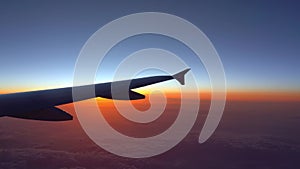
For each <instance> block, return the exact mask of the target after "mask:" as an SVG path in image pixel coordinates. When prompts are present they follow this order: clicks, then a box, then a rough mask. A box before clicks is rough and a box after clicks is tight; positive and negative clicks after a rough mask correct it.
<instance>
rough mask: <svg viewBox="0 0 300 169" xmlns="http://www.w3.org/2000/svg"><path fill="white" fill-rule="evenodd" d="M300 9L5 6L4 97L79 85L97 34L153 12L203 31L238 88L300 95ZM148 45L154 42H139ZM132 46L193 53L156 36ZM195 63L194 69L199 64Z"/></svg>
mask: <svg viewBox="0 0 300 169" xmlns="http://www.w3.org/2000/svg"><path fill="white" fill-rule="evenodd" d="M299 9H300V3H299V2H297V1H273V0H270V1H267V0H265V1H247V2H246V1H189V2H188V1H163V2H162V1H149V2H147V1H129V2H125V1H106V2H102V1H49V2H45V1H43V2H42V1H21V0H20V1H13V0H12V1H1V2H0V25H1V26H0V59H1V60H0V77H1V79H0V91H3V90H14V89H36V88H53V87H62V86H71V85H72V80H73V70H74V65H75V62H76V58H77V56H78V54H79V52H80V50H81V48H82V46H83V45H84V43H85V42H86V41H87V39H88V38H89V37H90V36H91V35H92V34H93V33H94V32H95V31H96V30H98V29H99V28H101V27H102V26H103V25H105V24H106V23H108V22H110V21H112V20H114V19H117V18H119V17H122V16H124V15H128V14H132V13H136V12H149V11H153V12H165V13H170V14H174V15H177V16H179V17H182V18H184V19H186V20H188V21H190V22H192V23H193V24H195V25H196V26H198V27H199V28H200V29H201V30H202V31H203V32H204V33H205V34H206V35H207V36H208V38H209V39H210V40H211V41H212V43H213V44H214V46H215V48H216V50H217V51H218V53H219V55H220V57H221V60H222V62H223V64H224V68H225V73H226V76H227V82H228V87H229V88H230V89H241V90H244V89H262V90H266V89H267V90H273V89H275V90H297V91H299V90H300V78H299V74H300V66H299V63H300V57H299V56H300V32H299V30H300V22H299V18H300V10H299ZM141 39H142V41H143V42H145V40H146V42H147V43H143V44H141V43H138V42H139V41H141ZM134 42H136V44H139V45H137V46H135V47H134V45H133V44H134ZM156 42H157V43H156ZM126 43H127V44H128V45H129V46H130V45H131V48H130V47H128V49H130V50H133V49H135V50H138V49H139V48H146V47H147V46H149V47H161V48H164V49H168V50H174V51H175V53H176V50H177V51H178V52H180V51H183V50H185V49H183V47H181V48H176V47H173V48H172V46H180V45H176V44H177V42H174V41H172V40H170V39H168V38H161V37H156V36H145V37H135V39H134V38H133V40H131V41H130V40H128V41H127V42H125V43H124V45H125V47H126ZM166 44H169V45H166ZM174 44H175V45H174ZM143 45H144V46H143ZM160 45H161V46H160ZM132 46H133V47H132ZM181 46H183V45H181ZM178 49H182V50H178ZM130 50H127V52H128V51H130ZM133 51H134V50H133ZM118 52H119V53H116V54H118V55H120V56H121V55H124V51H123V52H122V50H119V51H118ZM125 53H126V52H125ZM111 57H113V56H111ZM115 57H116V56H115ZM183 57H184V56H183ZM115 60H117V59H115ZM187 62H189V63H188V64H190V66H191V67H193V66H194V65H193V60H192V59H191V60H189V59H187ZM199 71H201V70H199ZM106 76H109V74H106ZM106 79H109V77H107V78H106ZM106 79H105V78H104V79H102V80H103V81H105V80H106ZM99 81H101V79H99Z"/></svg>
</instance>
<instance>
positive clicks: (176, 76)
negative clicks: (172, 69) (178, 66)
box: [173, 68, 191, 85]
mask: <svg viewBox="0 0 300 169" xmlns="http://www.w3.org/2000/svg"><path fill="white" fill-rule="evenodd" d="M189 70H191V68H188V69H185V70H183V71H181V72H179V73H176V74H174V75H173V78H174V79H176V80H177V81H178V82H179V83H180V84H181V85H184V84H185V83H184V75H185V74H186V73H187V72H188V71H189Z"/></svg>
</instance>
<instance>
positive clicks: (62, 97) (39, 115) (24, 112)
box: [0, 69, 190, 121]
mask: <svg viewBox="0 0 300 169" xmlns="http://www.w3.org/2000/svg"><path fill="white" fill-rule="evenodd" d="M189 70H190V69H185V70H183V71H181V72H179V73H177V74H174V75H172V76H152V77H144V78H138V79H132V80H124V81H116V82H109V83H100V84H95V85H85V86H76V87H67V88H59V89H49V90H40V91H31V92H22V93H12V94H4V95H0V117H1V116H9V117H15V118H22V119H31V120H44V121H66V120H72V119H73V117H72V116H71V115H69V114H68V113H66V112H64V111H62V110H60V109H58V108H55V106H58V105H62V104H67V103H71V102H75V101H81V100H86V99H90V98H94V97H103V98H108V99H117V100H137V99H144V98H145V96H144V95H142V94H140V93H137V92H134V91H132V90H131V89H135V88H139V87H144V86H148V85H152V84H155V83H160V82H163V81H168V80H172V79H176V80H177V81H178V82H179V83H180V84H182V85H184V76H185V74H186V73H187V72H188V71H189ZM90 87H93V88H94V89H95V95H83V96H82V97H79V98H77V99H76V100H73V96H72V90H73V89H75V90H76V89H79V90H81V89H83V90H84V89H85V88H90ZM112 87H114V89H117V90H116V92H114V94H112V92H111V89H112Z"/></svg>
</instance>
